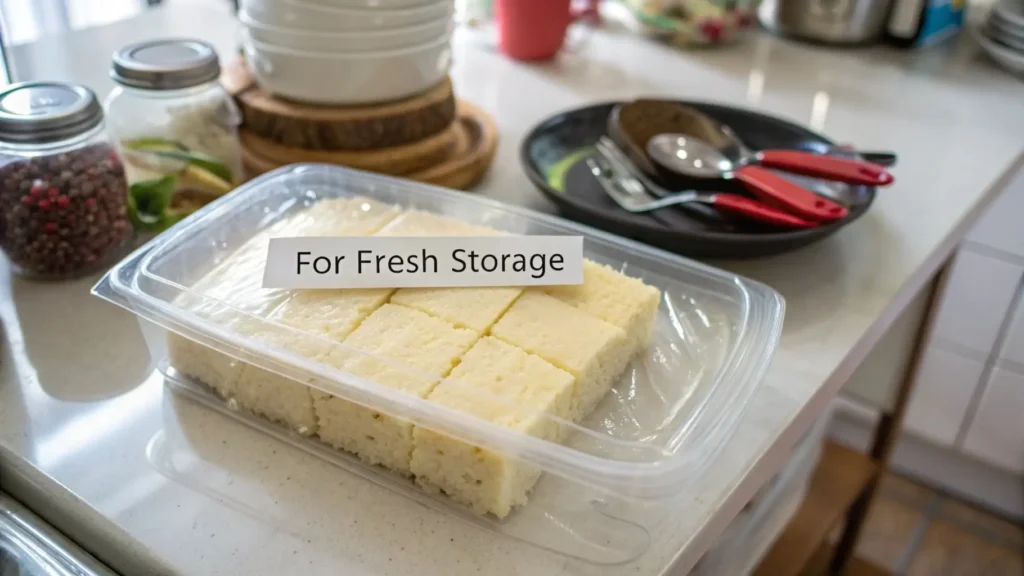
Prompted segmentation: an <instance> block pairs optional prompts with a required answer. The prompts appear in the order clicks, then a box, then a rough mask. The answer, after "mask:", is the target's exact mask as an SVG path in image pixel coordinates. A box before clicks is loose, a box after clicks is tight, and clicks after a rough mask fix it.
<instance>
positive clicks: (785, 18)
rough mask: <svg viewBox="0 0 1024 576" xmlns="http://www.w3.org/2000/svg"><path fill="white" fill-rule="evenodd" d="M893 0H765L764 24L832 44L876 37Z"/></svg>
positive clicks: (761, 12) (761, 9)
mask: <svg viewBox="0 0 1024 576" xmlns="http://www.w3.org/2000/svg"><path fill="white" fill-rule="evenodd" d="M891 4H892V0H763V1H762V2H761V6H760V7H759V9H758V12H757V15H758V19H759V20H760V21H761V24H762V25H763V26H764V27H766V28H768V29H769V30H772V31H774V32H778V33H780V34H783V35H786V36H794V37H797V38H804V39H807V40H814V41H817V42H825V43H829V44H860V43H866V42H871V41H873V40H877V39H878V38H879V37H881V35H882V32H883V31H884V30H885V22H886V19H887V17H888V15H889V7H890V5H891Z"/></svg>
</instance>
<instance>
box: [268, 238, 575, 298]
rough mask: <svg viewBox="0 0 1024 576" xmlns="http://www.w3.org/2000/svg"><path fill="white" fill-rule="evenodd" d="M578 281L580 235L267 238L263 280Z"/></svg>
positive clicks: (399, 284) (325, 284)
mask: <svg viewBox="0 0 1024 576" xmlns="http://www.w3.org/2000/svg"><path fill="white" fill-rule="evenodd" d="M582 283H583V238H582V237H580V236H481V237H477V236H472V237H470V236H454V237H447V236H445V237H438V236H431V237H380V236H352V237H337V236H335V237H329V238H324V237H314V238H272V239H271V240H270V251H269V254H268V256H267V266H266V268H265V270H264V273H263V287H264V288H415V287H419V288H428V287H436V288H441V287H459V286H462V287H465V286H548V285H558V284H582Z"/></svg>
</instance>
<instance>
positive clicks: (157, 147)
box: [124, 138, 234, 189]
mask: <svg viewBox="0 0 1024 576" xmlns="http://www.w3.org/2000/svg"><path fill="white" fill-rule="evenodd" d="M124 147H125V148H127V149H129V150H135V151H137V152H147V153H149V154H153V155H154V156H159V157H161V158H171V159H173V160H178V161H180V162H185V163H186V164H189V165H192V166H196V167H198V168H202V169H203V170H205V171H207V172H209V173H211V174H213V175H214V176H216V177H217V178H220V179H221V180H223V181H224V183H225V184H226V185H227V186H228V187H229V189H230V188H231V187H232V184H231V183H232V182H234V180H233V179H232V178H231V170H230V169H229V168H228V167H227V166H225V165H224V163H223V162H221V161H219V160H217V159H216V158H213V157H212V156H207V155H206V154H202V153H200V152H195V151H192V150H189V149H188V148H187V147H186V146H185V145H184V144H182V143H180V142H176V141H174V140H165V139H162V138H139V139H137V140H129V141H127V142H125V143H124Z"/></svg>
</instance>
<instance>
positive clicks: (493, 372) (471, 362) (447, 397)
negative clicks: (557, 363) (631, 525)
mask: <svg viewBox="0 0 1024 576" xmlns="http://www.w3.org/2000/svg"><path fill="white" fill-rule="evenodd" d="M572 394H573V376H572V375H571V374H569V373H568V372H565V371H563V370H560V369H558V368H555V367H554V366H552V365H551V364H549V363H548V362H546V361H544V360H543V359H541V358H540V357H539V356H535V355H533V354H528V353H526V352H524V351H522V350H520V349H519V348H516V347H515V346H512V345H510V344H506V343H505V342H502V341H501V340H498V339H497V338H493V337H489V336H488V337H485V338H483V339H481V340H480V341H479V342H477V343H476V345H474V346H473V348H471V349H470V350H469V351H468V352H467V353H466V354H465V356H463V357H462V361H461V362H460V363H459V365H458V366H456V367H455V370H453V371H452V374H451V376H450V377H449V378H448V379H446V380H445V381H443V382H441V384H439V385H438V386H437V387H436V388H435V389H434V391H433V392H431V393H430V396H428V399H429V400H430V401H431V402H433V403H435V404H438V405H442V406H446V407H449V408H453V409H455V410H458V411H460V412H463V413H465V414H468V415H470V416H473V417H475V418H479V419H481V420H485V421H487V422H491V423H493V424H497V425H499V426H503V427H505V428H510V429H512V430H515V431H517V432H522V433H523V434H529V435H531V436H536V437H538V438H542V439H544V440H551V441H557V440H559V439H560V437H561V436H562V432H563V431H564V430H565V429H566V421H567V420H568V419H570V418H571V405H572ZM413 438H414V443H415V448H414V450H413V454H412V473H413V474H414V475H415V476H416V482H417V483H419V484H420V485H422V486H423V487H425V488H427V489H428V490H434V491H436V490H440V491H443V492H444V493H445V494H447V495H448V496H450V497H451V498H452V499H453V500H455V501H457V502H461V503H463V504H465V505H467V506H469V507H470V508H471V509H472V510H474V511H475V512H477V513H479V514H486V513H491V514H494V515H496V516H498V517H499V518H504V517H505V516H507V515H508V513H509V512H510V511H511V510H512V508H513V507H514V506H517V505H521V504H524V503H525V502H526V496H527V493H528V492H529V490H530V488H532V487H533V485H534V483H536V481H537V479H538V478H539V476H540V469H538V468H537V467H536V466H533V465H530V464H527V463H524V462H522V461H518V460H514V459H509V458H506V457H505V456H503V455H501V454H497V453H495V452H492V451H490V450H486V449H483V448H480V447H478V446H474V445H472V444H470V443H466V442H463V441H461V440H457V439H455V438H452V437H450V436H446V435H444V434H441V433H438V432H434V431H433V430H430V429H428V428H424V427H422V426H417V427H416V428H415V430H414V432H413Z"/></svg>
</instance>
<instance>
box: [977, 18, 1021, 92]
mask: <svg viewBox="0 0 1024 576" xmlns="http://www.w3.org/2000/svg"><path fill="white" fill-rule="evenodd" d="M976 37H977V40H978V43H979V44H981V47H982V48H983V49H984V50H985V52H986V53H988V55H989V56H990V57H991V58H992V59H993V60H995V61H996V62H998V63H999V64H1001V65H1002V66H1003V67H1004V68H1006V69H1007V70H1010V71H1012V72H1015V73H1017V74H1024V0H1001V1H1000V2H998V3H997V4H996V6H995V7H994V8H992V10H990V11H989V13H988V16H987V17H986V19H985V23H984V24H982V25H981V27H980V28H978V31H977V34H976Z"/></svg>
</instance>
